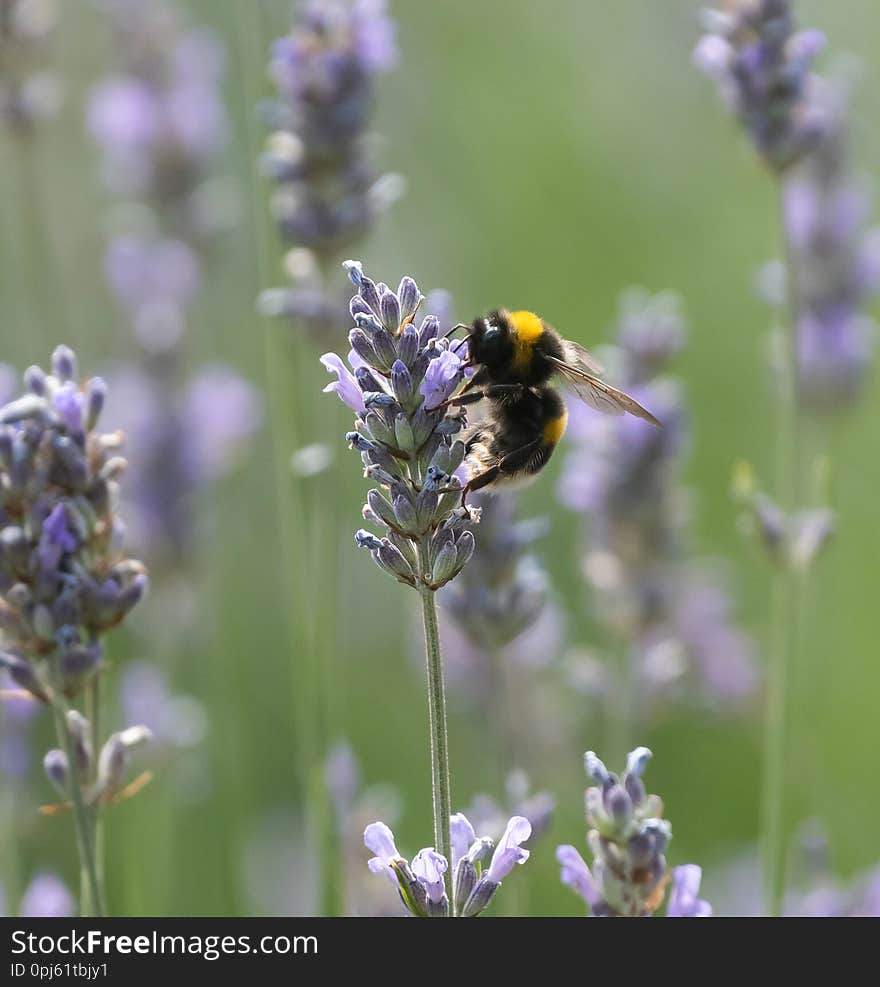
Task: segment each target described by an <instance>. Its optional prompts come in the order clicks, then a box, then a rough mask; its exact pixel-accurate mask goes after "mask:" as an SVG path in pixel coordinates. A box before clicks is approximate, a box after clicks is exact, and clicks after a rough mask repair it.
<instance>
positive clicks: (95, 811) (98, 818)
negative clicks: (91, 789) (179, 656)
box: [87, 675, 107, 902]
mask: <svg viewBox="0 0 880 987" xmlns="http://www.w3.org/2000/svg"><path fill="white" fill-rule="evenodd" d="M87 713H88V721H89V726H90V727H91V733H92V756H93V757H94V758H95V764H97V763H98V760H97V759H98V754H99V752H100V750H101V676H100V675H95V676H94V677H93V678H92V681H91V682H90V683H89V691H88V696H87ZM90 815H91V822H92V847H93V848H94V854H95V873H96V875H97V878H98V892H99V895H100V900H101V901H103V902H106V900H107V892H106V888H105V883H104V820H103V818H102V814H101V807H100V806H98V805H94V806H92V808H91V810H90Z"/></svg>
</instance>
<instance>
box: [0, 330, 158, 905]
mask: <svg viewBox="0 0 880 987" xmlns="http://www.w3.org/2000/svg"><path fill="white" fill-rule="evenodd" d="M24 381H25V394H24V395H23V396H22V397H20V398H18V399H16V400H14V401H12V402H10V403H8V404H6V405H5V406H4V407H3V408H2V409H0V486H2V490H3V496H2V503H0V524H2V527H0V629H2V639H3V651H2V652H0V664H2V665H3V666H4V667H5V668H6V669H7V671H8V672H9V674H10V676H11V677H12V679H13V680H14V681H15V682H16V683H17V684H18V685H19V686H21V687H22V688H24V689H27V690H28V691H29V692H31V693H32V694H33V695H34V696H35V697H36V698H38V699H41V700H43V701H45V702H48V703H49V704H50V706H51V707H52V711H53V715H54V718H55V724H56V731H57V733H58V739H59V741H60V742H61V745H62V747H63V748H64V751H63V757H64V759H65V765H66V767H65V774H66V778H65V787H66V789H67V790H68V791H69V793H70V797H71V799H72V802H73V809H74V818H75V822H76V832H77V840H78V847H79V851H80V858H81V862H82V864H83V868H84V870H85V871H86V872H87V876H88V885H89V887H88V895H89V900H90V902H91V904H92V906H93V907H94V909H95V910H96V911H97V912H99V913H100V911H101V908H102V901H101V892H100V888H99V881H98V876H97V875H98V872H99V867H98V865H97V862H96V859H95V851H94V847H95V842H94V832H93V830H94V826H95V825H96V823H95V817H94V814H93V813H90V812H89V811H88V802H89V796H88V795H87V790H91V791H92V792H94V791H95V786H94V784H92V782H91V771H90V768H91V765H90V764H89V763H88V761H87V759H86V758H85V757H82V756H80V757H77V755H76V754H75V751H76V740H75V738H74V733H73V730H72V727H71V722H70V717H71V716H74V717H76V716H78V714H76V713H74V712H73V711H70V712H69V711H68V709H67V705H66V702H65V698H70V697H73V696H75V695H77V694H78V693H79V692H81V691H82V690H83V689H84V688H85V687H86V686H87V685H88V686H89V687H90V690H91V692H90V696H91V701H92V703H93V705H96V697H97V687H96V685H95V683H96V676H97V674H98V672H99V671H100V668H101V666H102V664H103V653H104V651H103V644H102V638H103V636H104V634H105V633H106V632H107V631H108V630H110V629H111V628H113V627H115V626H116V625H117V624H119V623H121V622H122V620H124V618H125V617H126V615H127V614H128V613H129V611H130V610H131V609H132V608H133V607H134V606H135V605H136V604H137V603H138V602H139V601H140V600H141V598H142V597H143V595H144V593H145V592H146V588H147V576H146V571H145V569H144V567H143V565H142V564H141V563H140V562H137V561H135V560H133V559H127V558H125V557H124V555H123V551H122V541H123V526H122V522H121V520H120V519H119V517H118V515H117V501H118V483H117V480H118V477H119V475H120V474H121V473H122V471H123V470H124V468H125V465H126V463H125V460H124V459H123V458H122V457H121V456H120V455H119V452H120V448H121V445H122V435H121V434H120V433H109V434H104V433H100V432H98V431H97V425H98V420H99V418H100V415H101V411H102V409H103V406H104V402H105V398H106V393H107V388H106V385H105V384H104V382H103V381H102V380H101V379H100V378H98V377H95V378H92V379H91V380H89V381H87V382H86V384H85V385H84V386H83V387H80V385H79V384H78V383H77V363H76V357H75V355H74V353H73V352H72V351H71V350H70V349H68V348H67V347H66V346H59V347H58V348H57V349H56V350H55V352H54V354H53V356H52V373H51V374H46V373H45V372H44V371H43V370H41V369H40V368H39V367H31V368H29V369H28V370H27V372H26V373H25V375H24ZM89 744H90V745H91V746H92V748H93V749H94V747H95V746H96V744H95V738H89ZM54 760H55V763H56V764H60V763H61V762H60V760H59V758H58V757H57V755H56V756H55V758H54Z"/></svg>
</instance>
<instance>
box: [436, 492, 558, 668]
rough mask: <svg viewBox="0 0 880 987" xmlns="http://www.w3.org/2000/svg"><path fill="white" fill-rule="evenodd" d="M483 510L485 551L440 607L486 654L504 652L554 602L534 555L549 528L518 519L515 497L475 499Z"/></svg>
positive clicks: (482, 546)
mask: <svg viewBox="0 0 880 987" xmlns="http://www.w3.org/2000/svg"><path fill="white" fill-rule="evenodd" d="M471 502H472V503H474V504H475V505H476V506H478V507H479V509H480V525H481V527H480V547H479V549H478V550H477V551H475V552H474V556H473V559H472V560H471V564H470V566H469V567H468V569H467V572H466V573H465V574H464V575H463V576H462V578H461V579H459V580H457V581H456V582H455V583H451V584H450V585H449V586H448V587H446V588H445V589H444V590H443V592H442V594H441V596H440V603H441V605H442V607H443V609H444V611H445V613H447V614H448V615H449V617H450V618H451V619H452V620H453V621H455V623H456V625H457V626H458V628H459V630H460V631H461V632H462V633H463V634H464V636H465V637H466V638H467V639H468V641H469V642H470V643H471V644H472V645H473V646H474V647H475V648H477V649H479V650H480V651H481V652H483V653H484V654H492V653H493V652H497V651H500V650H501V649H503V648H505V647H506V646H507V645H509V644H511V643H512V642H513V641H515V640H516V639H517V638H518V637H520V635H521V634H522V633H523V632H524V631H526V630H527V629H528V628H529V627H531V626H532V625H533V624H534V623H536V622H537V620H538V619H539V618H540V616H541V614H542V612H543V611H544V608H545V607H546V605H547V602H548V596H549V590H548V584H547V575H546V573H545V572H544V571H543V570H542V569H541V567H540V565H539V564H538V562H537V560H536V559H535V558H534V556H533V555H530V554H529V552H528V549H529V547H530V546H531V545H532V544H533V543H534V542H535V541H537V540H538V539H539V538H541V537H542V536H543V535H544V534H545V532H546V530H547V525H546V523H545V522H544V521H541V520H530V521H517V519H516V498H515V497H513V496H511V495H509V494H508V495H501V496H498V497H488V496H483V497H481V496H479V495H476V496H474V497H472V498H471Z"/></svg>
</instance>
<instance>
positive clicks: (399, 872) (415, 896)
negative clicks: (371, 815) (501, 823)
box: [364, 812, 532, 918]
mask: <svg viewBox="0 0 880 987" xmlns="http://www.w3.org/2000/svg"><path fill="white" fill-rule="evenodd" d="M450 828H451V831H452V848H453V850H452V871H453V876H452V883H451V888H452V895H453V900H454V902H455V914H456V915H457V916H458V917H459V918H472V917H473V916H476V915H479V914H480V913H481V912H483V911H484V910H485V909H486V908H487V907H488V905H489V903H490V902H491V901H492V899H493V897H494V896H495V892H496V891H497V890H498V888H499V887H500V886H501V882H502V881H503V880H504V878H506V877H507V876H508V874H509V873H510V872H511V871H512V870H513V868H514V867H515V866H516V865H517V864H524V863H525V862H526V860H528V858H529V851H528V850H524V849H523V848H522V846H521V844H522V843H524V842H525V841H526V840H527V839H528V838H529V836H530V835H531V831H532V828H531V825H530V824H529V821H528V820H527V819H524V818H523V817H522V816H514V817H513V818H512V819H510V820H509V822H508V823H507V827H506V829H505V832H504V836H503V837H502V838H501V840H499V842H498V846H497V847H495V852H494V854H493V855H492V860H491V863H490V864H489V867H488V868H487V869H486V870H485V871H484V870H483V863H484V861H485V859H486V857H487V856H488V855H489V853H490V852H491V851H492V849H493V846H494V844H493V842H492V840H491V839H490V838H489V837H487V836H482V837H478V836H476V834H475V833H474V827H473V826H472V825H471V824H470V822H469V821H468V819H467V817H466V816H465V815H464V814H463V813H461V812H456V813H455V814H454V815H453V816H452V817H451V818H450ZM364 843H365V844H366V846H367V847H368V849H370V850H372V851H373V853H374V854H375V856H374V857H372V858H371V859H370V860H369V861H368V866H369V868H370V870H371V871H372V872H373V873H374V874H379V873H385V874H387V875H388V877H389V878H390V879H391V881H392V883H394V884H396V885H397V889H398V892H399V893H400V897H401V900H402V901H403V903H404V905H405V907H406V908H407V910H408V911H409V912H410V913H411V914H413V915H415V916H417V917H419V918H438V917H446V916H448V915H449V898H448V895H447V893H446V887H445V884H444V875H445V874H446V871H447V869H448V867H449V862H448V861H447V859H446V857H444V856H443V855H442V854H440V853H437V852H436V850H435V849H434V848H433V847H425V848H424V849H422V850H420V851H419V852H418V853H417V854H416V856H415V857H414V858H413V861H412V863H411V864H409V863H407V861H406V859H405V858H404V857H402V856H401V855H400V854H399V853H398V850H397V847H396V845H395V843H394V834H393V833H392V832H391V830H390V829H389V828H388V827H387V826H386V825H385V824H384V823H382V822H375V823H371V824H370V825H369V826H367V828H366V831H365V832H364Z"/></svg>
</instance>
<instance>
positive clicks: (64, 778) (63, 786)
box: [43, 750, 70, 798]
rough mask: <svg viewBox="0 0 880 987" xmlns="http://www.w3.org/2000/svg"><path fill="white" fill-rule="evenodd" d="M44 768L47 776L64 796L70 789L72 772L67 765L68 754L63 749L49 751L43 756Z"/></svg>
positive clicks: (63, 796) (64, 796)
mask: <svg viewBox="0 0 880 987" xmlns="http://www.w3.org/2000/svg"><path fill="white" fill-rule="evenodd" d="M43 769H44V770H45V772H46V777H47V778H48V779H49V781H50V782H51V784H52V786H53V787H54V788H55V790H56V791H57V792H58V794H59V795H61V796H62V798H66V797H67V795H68V792H69V791H70V773H69V771H68V765H67V755H66V754H65V753H64V751H61V750H51V751H47V753H46V756H45V757H44V758H43Z"/></svg>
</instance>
